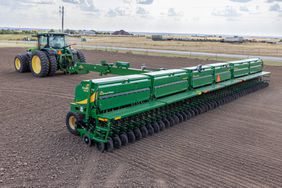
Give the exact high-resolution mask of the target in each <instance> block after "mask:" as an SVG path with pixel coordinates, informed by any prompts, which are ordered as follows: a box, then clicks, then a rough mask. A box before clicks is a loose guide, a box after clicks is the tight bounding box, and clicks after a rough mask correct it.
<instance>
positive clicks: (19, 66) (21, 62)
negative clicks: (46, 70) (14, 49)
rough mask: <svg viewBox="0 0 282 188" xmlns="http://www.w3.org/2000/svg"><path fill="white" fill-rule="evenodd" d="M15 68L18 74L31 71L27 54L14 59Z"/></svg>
mask: <svg viewBox="0 0 282 188" xmlns="http://www.w3.org/2000/svg"><path fill="white" fill-rule="evenodd" d="M14 66H15V69H16V71H17V72H20V73H24V72H28V70H29V63H28V57H27V54H18V55H16V57H15V59H14Z"/></svg>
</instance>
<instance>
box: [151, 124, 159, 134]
mask: <svg viewBox="0 0 282 188" xmlns="http://www.w3.org/2000/svg"><path fill="white" fill-rule="evenodd" d="M152 127H153V129H154V133H158V132H160V126H159V124H158V123H157V122H154V123H153V124H152Z"/></svg>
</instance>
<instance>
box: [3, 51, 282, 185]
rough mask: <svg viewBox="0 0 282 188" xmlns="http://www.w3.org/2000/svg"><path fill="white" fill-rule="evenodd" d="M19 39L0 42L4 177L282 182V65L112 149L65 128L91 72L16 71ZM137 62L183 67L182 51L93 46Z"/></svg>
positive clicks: (23, 181)
mask: <svg viewBox="0 0 282 188" xmlns="http://www.w3.org/2000/svg"><path fill="white" fill-rule="evenodd" d="M22 51H23V49H20V48H1V49H0V83H1V84H0V86H1V87H0V102H1V106H0V114H1V116H0V124H1V126H0V128H1V134H0V187H281V186H282V97H281V96H282V77H281V73H282V67H266V70H269V71H271V72H272V77H271V82H270V86H269V87H268V88H266V89H264V90H260V91H258V92H256V93H252V94H250V95H248V96H245V97H242V98H240V99H238V100H236V101H233V102H231V103H228V104H226V105H223V106H221V107H219V108H217V109H215V110H212V111H209V112H207V113H204V114H202V115H199V116H197V117H195V118H193V119H191V120H189V121H187V122H185V123H182V124H179V125H177V126H174V127H172V128H170V129H167V130H165V131H163V132H161V133H158V134H155V135H154V136H152V137H148V138H145V139H142V140H140V141H138V142H136V143H135V144H130V145H128V146H126V147H123V148H121V149H119V150H115V151H114V152H113V153H107V152H106V153H100V152H98V151H97V150H96V149H95V148H89V147H87V146H86V145H85V144H83V142H82V140H81V138H79V137H76V136H73V135H71V134H70V133H68V132H67V130H66V128H65V115H66V113H67V112H68V110H69V103H70V102H71V101H72V98H73V91H74V87H75V86H76V85H77V84H78V83H79V82H80V81H81V80H83V79H89V78H97V77H98V74H97V73H91V74H88V75H71V76H68V75H63V74H59V75H57V76H55V77H49V78H43V79H39V78H34V77H32V76H31V74H30V73H25V74H20V73H16V72H15V71H14V68H13V58H14V55H15V54H17V53H19V52H22ZM85 54H86V56H87V59H88V61H89V62H91V63H98V62H99V61H100V60H102V59H106V60H109V61H114V60H123V61H129V62H132V64H133V66H134V67H140V66H141V65H142V64H144V63H145V64H146V65H147V66H149V67H155V68H157V67H164V68H178V67H185V66H191V65H197V64H199V63H203V64H204V63H208V62H203V61H200V60H199V61H198V62H196V61H195V60H191V59H184V58H163V57H146V56H142V55H132V54H117V53H109V52H95V51H85Z"/></svg>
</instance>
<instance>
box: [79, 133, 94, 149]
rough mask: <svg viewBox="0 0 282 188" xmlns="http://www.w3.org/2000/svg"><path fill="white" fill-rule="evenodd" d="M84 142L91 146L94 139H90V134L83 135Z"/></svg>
mask: <svg viewBox="0 0 282 188" xmlns="http://www.w3.org/2000/svg"><path fill="white" fill-rule="evenodd" d="M82 140H83V142H84V143H85V144H86V145H88V146H89V147H91V146H92V145H93V141H92V140H91V139H90V137H89V136H87V135H86V134H85V135H83V137H82Z"/></svg>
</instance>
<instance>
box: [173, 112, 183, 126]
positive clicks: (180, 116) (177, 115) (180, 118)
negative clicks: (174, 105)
mask: <svg viewBox="0 0 282 188" xmlns="http://www.w3.org/2000/svg"><path fill="white" fill-rule="evenodd" d="M175 116H176V117H178V119H179V123H181V122H183V121H184V118H183V117H182V115H181V114H180V113H179V112H176V114H175Z"/></svg>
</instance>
